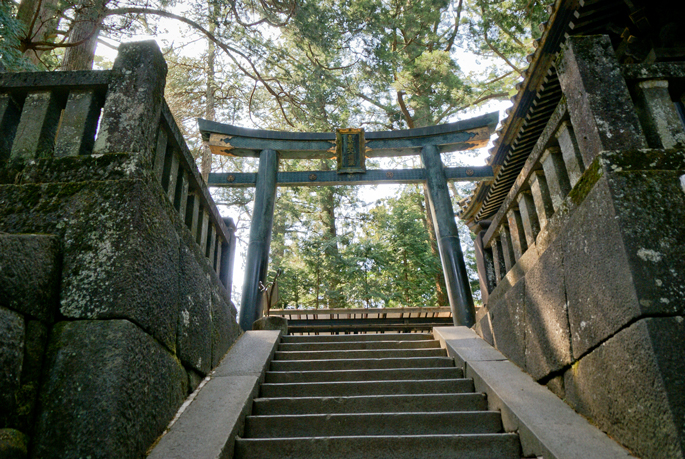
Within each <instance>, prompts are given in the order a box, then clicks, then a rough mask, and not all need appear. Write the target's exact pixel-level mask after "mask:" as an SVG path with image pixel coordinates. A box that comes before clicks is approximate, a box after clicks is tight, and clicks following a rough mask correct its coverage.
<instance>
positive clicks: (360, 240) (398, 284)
mask: <svg viewBox="0 0 685 459" xmlns="http://www.w3.org/2000/svg"><path fill="white" fill-rule="evenodd" d="M341 189H342V190H341ZM334 190H335V195H336V199H341V200H342V199H346V198H347V196H345V195H346V194H347V193H346V190H344V187H336V188H335V189H334ZM308 195H309V196H308ZM314 195H315V193H314V192H312V191H309V190H306V189H304V188H301V189H296V191H294V193H293V195H291V196H289V197H290V199H289V200H288V201H287V203H282V201H283V198H284V195H281V196H280V200H279V207H278V208H279V212H278V213H277V222H276V225H275V226H276V227H278V226H279V225H281V226H282V227H287V228H288V230H287V231H286V232H285V233H284V234H282V235H280V234H279V236H278V237H276V238H274V240H272V269H273V270H275V269H277V268H278V267H280V268H282V269H283V274H282V275H281V277H280V278H279V289H280V297H281V298H280V300H281V303H280V306H281V307H340V306H343V305H344V306H346V307H357V308H370V307H398V306H406V307H411V306H434V305H435V304H436V295H435V281H434V279H435V275H436V274H439V273H440V272H441V271H440V269H441V268H440V261H439V260H438V259H437V258H436V257H435V256H433V255H432V253H431V251H430V242H429V239H428V233H427V232H426V230H425V228H424V226H423V224H422V223H421V222H422V219H423V218H424V216H423V209H422V207H421V205H420V202H421V200H423V193H422V192H420V191H419V190H418V189H417V187H415V186H412V187H405V188H404V189H403V190H402V191H401V193H400V194H399V196H397V197H392V198H386V199H383V200H381V201H379V202H376V203H375V204H374V205H373V207H370V208H368V209H367V208H365V207H364V210H362V211H361V212H358V213H357V214H354V213H350V215H347V216H343V217H342V218H341V219H340V220H341V222H340V223H342V224H340V225H339V226H340V233H341V234H340V235H338V236H337V237H335V238H331V237H330V235H327V234H326V233H325V231H324V227H323V225H320V224H319V225H317V224H311V221H310V220H309V219H304V218H301V216H302V215H303V214H307V213H310V212H311V213H316V208H317V206H316V203H315V202H311V201H310V200H309V199H308V198H310V197H311V196H314ZM348 205H349V203H348ZM340 207H341V206H340ZM298 216H300V218H298ZM305 228H306V229H305ZM301 235H306V238H303V237H300V236H301ZM333 247H334V248H335V250H332V248H333Z"/></svg>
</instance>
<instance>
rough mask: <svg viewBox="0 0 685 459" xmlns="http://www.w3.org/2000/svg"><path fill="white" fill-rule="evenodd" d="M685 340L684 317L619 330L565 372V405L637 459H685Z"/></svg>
mask: <svg viewBox="0 0 685 459" xmlns="http://www.w3.org/2000/svg"><path fill="white" fill-rule="evenodd" d="M683 336H685V319H684V318H683V316H675V317H659V318H648V319H643V320H640V321H638V322H636V323H634V324H632V325H630V326H629V327H627V328H625V329H623V330H621V331H620V332H619V333H617V334H616V335H615V336H613V337H612V338H610V339H609V340H607V341H606V342H604V343H603V344H602V345H601V346H599V347H598V348H597V349H595V350H594V351H592V352H591V353H590V354H589V355H588V356H587V357H585V358H584V359H582V360H581V361H580V362H579V364H578V365H576V366H574V367H573V368H572V369H569V370H567V371H566V373H565V386H566V397H567V402H568V403H569V404H570V405H571V406H572V407H574V408H575V409H576V410H578V411H579V412H581V413H582V414H584V415H585V416H587V417H589V418H590V419H592V420H593V421H594V422H595V423H596V424H597V425H598V426H599V427H600V428H602V429H603V430H605V431H606V432H607V433H608V434H609V435H611V436H612V437H614V438H618V439H620V441H621V442H622V443H623V444H624V445H626V446H627V447H629V448H630V449H631V450H633V451H635V453H636V455H637V456H639V457H643V458H654V459H661V458H663V459H677V458H683V457H685V435H684V434H685V432H684V427H683V426H684V425H685V391H683V387H684V386H685V350H684V349H683V346H682V345H678V344H682V340H683ZM636 398H637V400H639V401H638V402H637V403H636Z"/></svg>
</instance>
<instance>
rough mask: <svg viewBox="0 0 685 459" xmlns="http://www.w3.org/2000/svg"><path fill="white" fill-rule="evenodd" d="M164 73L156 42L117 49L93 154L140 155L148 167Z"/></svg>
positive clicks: (124, 45) (156, 130)
mask: <svg viewBox="0 0 685 459" xmlns="http://www.w3.org/2000/svg"><path fill="white" fill-rule="evenodd" d="M166 73H167V65H166V62H165V61H164V57H163V56H162V53H161V51H160V50H159V47H158V46H157V43H156V42H154V41H143V42H136V43H124V44H122V46H120V47H119V54H118V55H117V58H116V60H115V61H114V66H113V67H112V77H111V82H110V85H109V90H108V92H107V101H106V102H105V106H104V108H103V109H102V119H101V120H100V130H99V133H98V137H97V139H96V140H95V147H94V149H93V153H96V154H103V153H121V152H126V153H132V154H140V155H143V157H144V158H145V159H146V160H147V161H148V163H149V164H152V161H153V158H152V152H153V151H154V149H155V147H156V142H155V140H156V139H157V132H158V131H159V119H160V114H161V110H162V104H163V100H164V97H163V96H164V83H165V79H166Z"/></svg>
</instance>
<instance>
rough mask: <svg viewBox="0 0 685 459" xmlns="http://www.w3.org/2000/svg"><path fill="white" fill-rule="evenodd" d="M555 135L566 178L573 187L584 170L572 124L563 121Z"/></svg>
mask: <svg viewBox="0 0 685 459" xmlns="http://www.w3.org/2000/svg"><path fill="white" fill-rule="evenodd" d="M555 135H556V138H557V141H558V142H559V148H560V149H561V156H562V157H563V158H564V163H565V164H566V172H567V173H568V180H569V182H570V184H571V187H574V186H576V183H578V180H580V177H581V176H582V175H583V172H585V165H584V163H583V155H581V153H580V147H578V141H577V140H576V135H575V133H574V132H573V126H571V123H569V122H568V121H563V122H562V123H561V124H560V125H559V129H558V130H557V132H556V134H555Z"/></svg>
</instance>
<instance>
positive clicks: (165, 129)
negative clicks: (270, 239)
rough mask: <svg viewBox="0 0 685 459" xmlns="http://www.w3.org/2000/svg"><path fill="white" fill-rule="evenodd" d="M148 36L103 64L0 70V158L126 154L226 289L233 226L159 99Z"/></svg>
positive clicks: (159, 70)
mask: <svg viewBox="0 0 685 459" xmlns="http://www.w3.org/2000/svg"><path fill="white" fill-rule="evenodd" d="M166 69H167V67H166V63H165V62H164V59H163V57H162V55H161V52H160V51H159V48H158V47H157V45H156V44H155V43H154V42H139V43H127V44H124V45H122V46H121V47H120V48H119V55H118V57H117V59H116V61H115V63H114V66H113V69H112V70H111V71H71V72H30V73H0V161H1V162H7V163H21V162H27V161H33V160H38V159H44V158H60V157H68V156H79V155H100V154H108V153H128V154H130V155H132V156H136V157H137V163H138V164H139V165H140V166H142V168H143V169H145V170H147V171H148V172H151V173H153V174H154V176H155V177H156V179H157V181H158V183H159V184H160V185H161V187H162V188H163V190H164V192H165V194H166V196H167V197H168V199H169V201H170V203H171V205H172V206H173V207H174V209H175V210H176V212H177V213H178V214H179V216H180V218H181V220H182V221H183V222H184V223H185V224H186V226H187V227H188V229H189V230H190V232H191V234H192V235H193V238H194V239H195V242H196V243H197V244H198V245H199V247H200V250H201V252H202V253H203V254H204V256H205V257H206V258H207V260H208V262H209V264H210V265H211V266H212V268H213V269H214V271H215V272H216V273H217V275H218V276H219V278H220V279H221V282H222V283H223V285H224V287H226V289H227V290H228V291H229V292H230V290H231V286H232V285H231V284H232V269H233V257H234V253H235V225H234V223H233V221H232V219H230V218H226V219H224V218H222V217H221V214H220V213H219V211H218V209H217V207H216V204H215V203H214V201H213V200H212V197H211V195H210V193H209V190H208V188H207V186H206V184H205V183H204V181H203V180H202V178H201V177H200V174H199V172H198V170H197V166H196V164H195V161H194V159H193V157H192V155H191V154H190V150H189V149H188V146H187V145H186V142H185V140H184V139H183V136H182V135H181V132H180V130H179V128H178V126H177V125H176V122H175V121H174V119H173V116H172V115H171V112H170V111H169V107H168V106H167V104H166V101H165V100H164V95H163V94H164V85H165V77H166Z"/></svg>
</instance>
